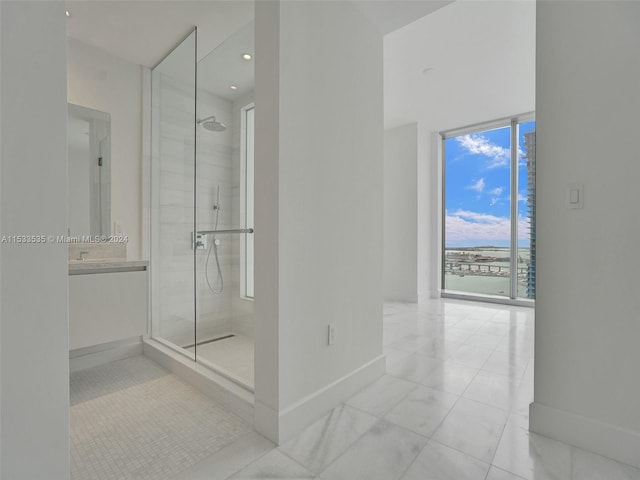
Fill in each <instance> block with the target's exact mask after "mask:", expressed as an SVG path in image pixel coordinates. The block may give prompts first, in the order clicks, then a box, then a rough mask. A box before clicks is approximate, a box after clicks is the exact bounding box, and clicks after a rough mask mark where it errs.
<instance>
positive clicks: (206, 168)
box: [190, 22, 255, 389]
mask: <svg viewBox="0 0 640 480" xmlns="http://www.w3.org/2000/svg"><path fill="white" fill-rule="evenodd" d="M254 48H255V47H254V23H253V22H252V23H250V24H248V25H247V26H245V27H244V28H242V29H240V30H239V31H237V32H236V33H235V34H233V35H232V36H231V37H229V38H228V39H227V40H226V41H225V42H224V43H222V44H220V45H219V46H218V47H217V48H216V49H215V50H213V51H212V52H211V53H210V54H208V55H207V56H205V57H204V58H202V59H201V60H200V61H199V62H198V79H197V80H198V82H197V84H198V97H197V98H198V101H197V114H198V115H197V116H198V119H199V120H198V127H197V132H196V138H197V149H196V150H197V162H196V227H197V230H198V231H201V232H202V231H207V232H210V231H221V230H227V231H228V230H233V231H234V232H227V233H217V234H214V233H207V234H204V235H203V237H202V240H203V241H202V243H203V247H201V248H200V249H198V250H196V290H195V291H196V311H197V312H196V325H197V326H196V332H197V334H196V337H197V342H196V343H197V362H198V363H201V364H203V365H205V366H208V367H210V368H212V369H214V370H216V371H218V372H219V373H222V374H223V375H226V376H227V377H229V378H231V379H232V380H234V381H236V382H237V383H240V384H242V385H244V386H246V387H247V388H249V389H252V388H253V383H254V381H253V380H254V377H253V347H254V342H253V299H252V298H248V297H247V295H246V292H245V288H244V287H243V280H244V279H245V275H246V271H247V269H246V265H247V263H248V262H249V263H251V267H252V266H253V257H252V256H251V258H247V255H246V252H247V243H248V242H252V240H253V235H252V234H245V233H238V232H237V230H242V229H245V228H252V227H253V224H252V219H253V216H252V212H253V180H252V178H251V185H250V192H248V183H247V171H246V165H247V156H248V155H251V164H252V156H253V123H252V119H253V117H252V116H251V119H250V122H249V123H248V122H247V116H246V112H247V110H248V109H252V106H253V88H254V64H253V55H254ZM249 193H250V194H249ZM248 205H250V208H249V209H248ZM248 212H249V213H251V216H250V217H248V215H247V214H248ZM251 245H252V243H251ZM252 273H253V268H251V275H252ZM244 285H246V284H244ZM190 350H193V348H191V349H190Z"/></svg>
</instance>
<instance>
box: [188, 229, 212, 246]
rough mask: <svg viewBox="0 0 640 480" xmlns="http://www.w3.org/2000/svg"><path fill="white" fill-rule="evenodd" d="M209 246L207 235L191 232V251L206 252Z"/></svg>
mask: <svg viewBox="0 0 640 480" xmlns="http://www.w3.org/2000/svg"><path fill="white" fill-rule="evenodd" d="M208 246H209V239H208V237H207V235H205V234H203V233H194V232H191V249H192V250H206V249H207V247H208Z"/></svg>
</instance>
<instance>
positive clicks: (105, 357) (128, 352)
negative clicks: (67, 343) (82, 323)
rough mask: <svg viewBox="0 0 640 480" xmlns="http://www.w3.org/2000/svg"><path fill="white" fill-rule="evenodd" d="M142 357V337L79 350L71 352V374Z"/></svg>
mask: <svg viewBox="0 0 640 480" xmlns="http://www.w3.org/2000/svg"><path fill="white" fill-rule="evenodd" d="M138 355H142V337H140V336H137V337H132V338H129V339H126V340H119V341H116V342H109V343H104V344H102V345H94V346H91V347H84V348H78V349H76V350H71V351H70V352H69V372H70V373H73V372H78V371H80V370H85V369H87V368H91V367H97V366H98V365H104V364H106V363H110V362H115V361H117V360H124V359H125V358H130V357H136V356H138Z"/></svg>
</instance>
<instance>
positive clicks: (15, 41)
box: [0, 1, 69, 480]
mask: <svg viewBox="0 0 640 480" xmlns="http://www.w3.org/2000/svg"><path fill="white" fill-rule="evenodd" d="M0 12H1V14H0V15H1V22H2V23H1V25H0V32H1V33H0V35H1V37H0V46H1V53H0V62H1V67H0V72H1V87H2V88H1V94H0V98H1V102H2V110H1V121H0V125H1V131H0V135H1V138H2V140H1V142H0V145H1V152H0V160H1V163H0V178H1V184H0V205H1V210H0V234H1V235H3V236H4V235H7V236H11V235H44V236H49V235H53V236H57V235H60V236H63V235H66V231H67V127H66V125H67V101H66V91H67V84H66V65H67V59H66V51H67V37H66V30H67V28H66V17H65V3H64V2H59V1H50V2H0ZM67 257H68V254H67V245H66V244H63V243H59V244H57V243H55V242H53V241H49V240H48V241H47V242H46V243H22V244H13V243H2V244H0V265H1V266H2V278H1V281H0V296H1V298H2V304H1V306H0V321H1V323H0V339H1V344H0V423H1V424H2V430H1V433H0V438H1V440H0V441H1V444H2V461H1V470H0V478H2V479H3V480H14V479H29V480H49V479H56V480H65V479H68V478H69V349H68V311H67V299H68V287H67V282H68V277H67V273H68V264H67Z"/></svg>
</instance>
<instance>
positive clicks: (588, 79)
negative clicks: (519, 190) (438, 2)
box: [530, 1, 640, 467]
mask: <svg viewBox="0 0 640 480" xmlns="http://www.w3.org/2000/svg"><path fill="white" fill-rule="evenodd" d="M537 10H538V13H537V18H538V26H537V28H538V34H537V102H536V110H537V145H536V153H537V159H536V161H537V165H536V172H537V199H538V203H537V215H538V223H537V232H538V258H537V260H538V261H537V292H536V293H537V299H536V342H535V343H536V349H535V358H536V363H535V401H534V403H533V404H532V407H531V417H530V418H531V420H530V428H531V430H532V431H534V432H538V433H541V434H543V435H547V436H550V437H553V438H556V439H559V440H562V441H564V442H567V443H570V444H573V445H577V446H579V447H582V448H585V449H587V450H591V451H595V452H597V453H600V454H602V455H605V456H607V457H610V458H614V459H616V460H619V461H622V462H625V463H629V464H632V465H635V466H636V467H640V457H639V456H638V452H640V416H639V415H638V405H640V384H639V383H638V381H637V378H638V365H640V349H638V340H639V339H640V321H639V319H638V312H639V311H640V297H639V296H638V290H639V287H640V280H639V279H638V272H639V271H640V257H639V256H638V255H637V252H638V238H640V223H638V219H639V218H640V203H639V202H638V201H637V198H636V197H637V190H638V188H637V179H638V178H640V155H639V153H638V142H637V137H638V133H637V130H638V112H639V111H640V89H639V88H638V85H640V63H639V62H638V61H637V59H638V56H639V55H640V34H639V31H638V25H640V4H638V3H635V2H613V1H612V2H538V5H537ZM578 19H579V21H578ZM572 182H577V183H580V184H583V185H584V208H582V209H576V210H572V209H568V208H566V205H565V194H566V193H565V192H566V188H567V185H568V184H569V183H572Z"/></svg>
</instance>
